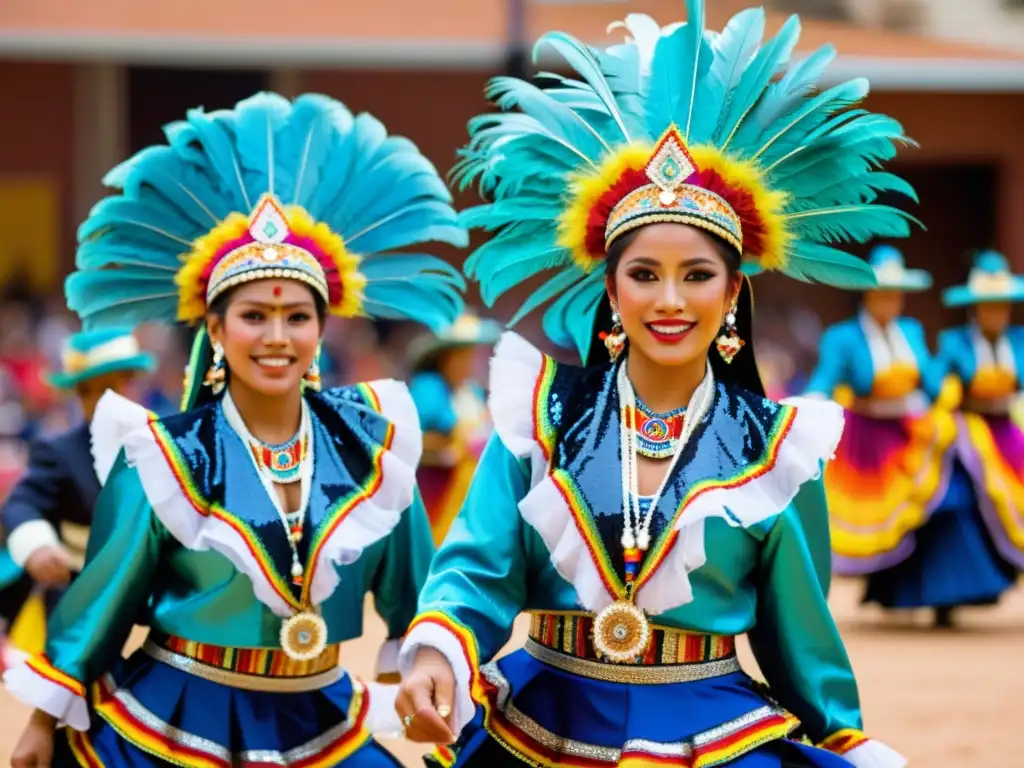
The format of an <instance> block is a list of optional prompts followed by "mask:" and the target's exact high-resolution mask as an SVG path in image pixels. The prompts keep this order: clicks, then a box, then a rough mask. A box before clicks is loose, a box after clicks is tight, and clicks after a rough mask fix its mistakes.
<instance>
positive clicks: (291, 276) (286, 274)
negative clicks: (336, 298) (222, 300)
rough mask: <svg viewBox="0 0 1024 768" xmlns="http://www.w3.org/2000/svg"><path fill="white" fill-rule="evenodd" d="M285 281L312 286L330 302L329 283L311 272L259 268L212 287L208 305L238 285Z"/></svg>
mask: <svg viewBox="0 0 1024 768" xmlns="http://www.w3.org/2000/svg"><path fill="white" fill-rule="evenodd" d="M275 278H277V279H284V280H298V281H299V282H300V283H305V284H306V285H308V286H310V287H311V288H312V289H313V290H315V291H316V292H317V294H319V295H320V297H321V298H322V299H323V300H324V301H327V302H329V301H330V299H329V298H328V293H327V281H326V279H320V278H318V277H315V276H313V275H311V274H310V273H309V272H307V271H305V270H303V269H299V268H298V267H295V268H281V267H258V268H256V269H249V270H246V271H244V272H239V273H238V274H236V275H232V276H231V277H229V278H227V279H226V280H221V281H220V282H219V283H216V284H215V285H213V286H211V290H209V291H207V294H206V304H207V306H209V305H210V304H212V303H213V300H214V299H216V298H217V297H218V296H220V295H221V294H222V293H224V291H226V290H228V289H230V288H234V287H235V286H236V285H242V284H243V283H251V282H254V281H256V280H273V279H275Z"/></svg>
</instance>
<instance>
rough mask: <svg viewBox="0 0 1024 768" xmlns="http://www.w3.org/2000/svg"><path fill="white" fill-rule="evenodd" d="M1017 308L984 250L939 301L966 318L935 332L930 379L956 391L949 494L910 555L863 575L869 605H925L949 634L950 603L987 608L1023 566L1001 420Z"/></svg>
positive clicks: (1011, 391)
mask: <svg viewBox="0 0 1024 768" xmlns="http://www.w3.org/2000/svg"><path fill="white" fill-rule="evenodd" d="M1018 301H1024V279H1022V278H1020V277H1017V276H1015V275H1012V274H1010V270H1009V268H1008V266H1007V264H1006V259H1004V258H1003V256H1002V255H1000V254H998V253H995V252H993V251H983V252H981V253H979V254H978V256H977V258H976V261H975V264H974V268H973V269H972V270H971V273H970V277H969V278H968V281H967V284H966V285H958V286H955V287H953V288H949V289H947V290H946V291H945V293H944V294H943V303H944V304H945V305H946V306H947V307H970V308H971V314H972V318H971V322H970V323H969V324H968V325H965V326H962V327H960V328H950V329H947V330H945V331H943V332H942V333H941V334H940V335H939V352H938V361H937V366H938V374H939V375H942V374H951V375H953V376H954V377H955V378H956V381H957V382H958V384H959V385H960V388H961V389H962V391H963V393H964V397H963V401H962V406H961V413H960V415H959V416H958V417H957V427H958V428H957V440H956V445H955V448H954V450H953V454H954V456H955V462H954V464H953V471H952V476H951V480H950V483H949V490H948V491H947V492H946V494H945V497H944V498H943V500H942V503H941V505H940V506H939V508H938V509H937V510H936V512H935V514H934V515H933V516H932V517H931V519H930V520H929V521H928V523H927V524H926V525H925V526H924V527H923V528H921V529H920V531H918V533H917V543H916V546H915V548H914V551H913V553H912V554H911V555H910V556H909V557H908V558H906V559H905V560H903V561H902V562H901V563H899V564H898V565H895V566H894V567H892V568H889V569H887V570H884V571H880V572H878V573H876V574H873V575H872V577H871V579H870V580H869V582H868V593H867V599H868V600H871V601H874V602H878V603H880V604H881V605H883V606H885V607H887V608H919V607H931V608H934V609H935V613H936V623H937V624H938V625H939V626H946V627H948V626H951V625H952V623H953V617H952V611H953V609H954V608H955V607H956V606H960V605H985V604H991V603H994V602H996V601H997V600H998V599H999V596H1000V595H1001V594H1002V593H1003V592H1005V591H1006V590H1007V589H1009V588H1010V587H1012V586H1013V584H1014V581H1015V580H1016V572H1017V571H1018V570H1021V569H1024V522H1022V520H1024V518H1022V515H1021V509H1022V508H1024V502H1022V501H1021V500H1022V499H1024V434H1022V433H1021V430H1020V427H1018V426H1017V425H1016V424H1015V423H1014V422H1013V420H1012V419H1011V417H1010V406H1011V404H1012V402H1013V399H1014V398H1015V397H1016V396H1017V394H1018V392H1019V391H1020V383H1019V377H1018V374H1017V371H1019V370H1022V367H1024V329H1022V328H1016V327H1010V307H1011V303H1012V302H1018Z"/></svg>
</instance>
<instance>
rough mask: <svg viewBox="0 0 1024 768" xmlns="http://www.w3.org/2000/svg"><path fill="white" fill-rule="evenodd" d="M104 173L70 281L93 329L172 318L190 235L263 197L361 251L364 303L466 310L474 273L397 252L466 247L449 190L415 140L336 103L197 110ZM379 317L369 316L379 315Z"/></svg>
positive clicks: (419, 314)
mask: <svg viewBox="0 0 1024 768" xmlns="http://www.w3.org/2000/svg"><path fill="white" fill-rule="evenodd" d="M164 133H165V136H166V138H167V145H165V146H156V147H150V148H147V149H145V150H143V151H142V152H140V153H138V154H137V155H135V156H134V157H133V158H131V159H130V160H128V161H126V162H124V163H122V164H121V165H119V166H118V167H116V168H115V169H113V170H112V171H111V172H110V173H108V174H107V176H106V178H105V183H107V184H108V185H110V186H112V187H113V188H114V189H116V190H118V194H116V195H114V196H112V197H108V198H106V199H104V200H101V201H100V202H99V203H98V204H97V205H96V206H95V207H94V208H93V210H92V212H91V213H90V215H89V217H88V219H87V220H86V221H85V222H84V223H83V224H82V226H81V227H80V229H79V233H78V235H79V250H78V253H77V255H76V265H77V267H78V271H77V272H76V273H74V274H73V275H71V276H70V277H69V278H68V280H67V283H66V292H67V295H68V304H69V306H70V307H71V308H72V309H73V310H74V311H76V312H77V313H79V315H80V316H81V317H82V319H83V323H86V324H87V325H90V326H102V325H104V324H107V323H109V322H112V321H113V320H114V319H115V318H118V319H120V320H122V321H124V322H134V323H138V322H147V321H157V322H174V320H175V319H176V315H177V303H178V290H177V287H176V285H175V284H174V278H175V275H176V274H177V272H178V271H179V270H180V268H181V265H182V258H183V255H185V254H187V253H188V252H190V251H191V249H192V244H193V243H194V241H195V240H196V239H197V238H199V237H202V236H203V235H205V234H206V233H207V232H209V230H210V229H212V228H213V227H214V226H216V225H217V223H218V222H219V221H221V220H223V219H224V218H225V217H227V216H228V215H229V214H231V213H241V214H244V215H248V214H249V213H250V211H251V209H252V206H253V205H254V204H255V202H256V200H258V199H259V197H260V196H261V195H263V194H264V193H267V192H272V193H273V194H275V195H276V196H277V197H278V199H279V200H281V202H283V203H284V204H286V205H289V204H297V205H301V206H302V207H304V208H305V209H306V210H307V211H308V212H309V213H310V215H311V216H312V217H313V218H314V219H315V220H317V221H319V222H322V223H324V224H326V225H327V226H329V227H330V228H331V229H332V230H333V231H334V232H336V233H337V234H338V235H340V236H341V238H342V240H343V241H345V243H346V245H347V246H348V247H349V248H350V250H351V251H353V252H354V253H356V254H359V255H361V256H362V257H363V259H362V261H361V269H362V270H363V274H364V276H365V277H366V280H367V286H366V297H367V304H366V306H367V308H368V309H370V307H371V306H372V307H374V308H376V309H377V310H379V311H380V313H381V316H386V317H389V318H402V319H409V320H415V321H418V322H421V323H424V324H426V325H429V326H430V327H431V328H433V329H435V330H440V329H441V328H443V327H444V326H445V325H447V324H448V323H450V322H452V321H453V320H454V319H455V318H456V317H457V316H458V315H459V314H460V313H461V311H462V301H463V300H462V292H463V290H464V288H465V281H464V278H463V277H462V276H461V274H460V273H459V271H458V270H456V269H455V268H453V267H452V266H450V265H448V264H446V263H445V262H443V261H441V260H439V259H437V258H436V257H433V256H429V255H425V254H415V253H409V254H406V253H393V251H396V250H401V249H405V248H408V247H410V246H416V245H420V244H422V243H425V242H428V241H434V242H441V243H447V244H450V245H455V246H462V245H465V244H466V242H467V239H468V235H467V233H466V230H465V227H463V226H462V225H461V224H460V223H459V221H458V217H457V214H456V212H455V211H454V209H453V208H452V205H451V202H452V197H451V193H450V192H449V190H448V189H447V187H446V186H445V184H444V182H443V181H442V180H441V179H440V177H439V176H438V174H437V171H436V169H435V168H434V166H433V165H432V164H431V163H430V162H429V161H428V160H427V159H426V158H425V157H423V156H422V155H421V154H420V153H419V151H418V150H417V149H416V147H415V146H414V145H413V144H412V142H410V141H408V140H407V139H404V138H400V137H389V136H388V135H387V132H386V130H385V129H384V126H383V125H381V123H380V122H379V121H378V120H376V119H375V118H373V117H372V116H370V115H359V116H358V117H353V116H352V114H351V113H350V112H349V111H348V109H346V108H345V106H344V105H342V104H341V103H340V102H337V101H335V100H333V99H330V98H328V97H326V96H319V95H307V96H302V97H300V98H298V99H296V100H295V101H294V102H290V101H288V100H287V99H284V98H283V97H281V96H278V95H276V94H272V93H261V94H257V95H255V96H253V97H252V98H250V99H246V100H245V101H242V102H240V103H239V104H238V105H237V106H236V107H235V108H234V109H233V110H219V111H216V112H211V113H205V112H203V111H202V110H191V111H189V112H188V114H187V116H186V119H185V120H180V121H177V122H174V123H171V124H169V125H168V126H166V127H165V129H164ZM371 311H372V310H371Z"/></svg>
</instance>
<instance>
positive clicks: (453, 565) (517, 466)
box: [399, 437, 529, 731]
mask: <svg viewBox="0 0 1024 768" xmlns="http://www.w3.org/2000/svg"><path fill="white" fill-rule="evenodd" d="M528 488H529V483H528V477H527V472H526V470H525V468H524V467H523V465H522V464H521V463H520V461H519V460H518V459H517V458H516V457H515V456H513V455H512V454H511V453H510V452H509V450H508V449H507V448H506V447H505V446H504V444H502V443H501V441H500V440H499V439H498V438H497V437H492V438H491V440H490V441H489V442H488V444H487V448H486V449H485V450H484V453H483V457H482V458H481V461H480V465H479V467H478V469H477V472H476V475H475V476H474V478H473V483H472V485H471V486H470V489H469V494H468V495H467V497H466V502H465V505H464V506H463V508H462V511H461V512H460V513H459V516H458V517H457V518H456V520H455V523H454V524H453V525H452V528H451V531H450V532H449V533H448V538H447V539H445V543H444V544H443V545H442V546H441V549H440V550H439V551H438V553H437V555H436V556H435V558H434V562H433V564H432V565H431V567H430V575H429V577H428V578H427V583H426V585H425V586H424V588H423V592H422V594H421V595H420V605H419V616H418V617H417V618H416V620H415V621H414V622H413V626H412V629H411V630H410V632H409V635H408V636H407V638H406V641H405V643H404V645H403V646H402V653H401V656H400V658H399V666H400V668H401V670H402V674H403V676H404V675H406V674H407V673H408V672H409V671H410V670H411V668H412V664H413V661H414V660H415V657H416V653H417V651H418V650H419V649H420V648H423V647H427V648H434V649H436V650H438V651H439V652H441V653H442V654H443V655H444V656H445V658H446V659H447V660H448V663H449V664H450V665H451V667H452V670H453V671H454V673H455V684H456V694H455V707H454V711H453V716H454V725H455V730H456V731H458V730H461V729H462V728H463V727H464V726H465V725H466V723H468V722H469V721H470V719H472V717H473V713H474V711H475V704H474V693H476V692H477V689H478V687H479V679H478V667H479V665H480V664H481V663H483V662H487V661H489V660H490V659H492V658H493V657H494V655H495V654H496V653H497V652H498V651H499V650H501V648H502V646H503V645H504V644H505V643H506V642H507V641H508V639H509V637H510V635H511V633H512V623H513V622H514V621H515V618H516V616H517V615H518V614H519V612H520V610H521V609H522V608H523V605H524V604H525V603H526V552H525V550H524V545H523V531H522V525H523V523H522V519H521V518H520V516H519V511H518V508H517V507H518V504H519V500H520V499H522V498H523V496H525V495H526V492H527V490H528Z"/></svg>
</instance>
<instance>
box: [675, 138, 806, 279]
mask: <svg viewBox="0 0 1024 768" xmlns="http://www.w3.org/2000/svg"><path fill="white" fill-rule="evenodd" d="M690 154H692V155H693V159H694V162H696V164H697V167H698V168H700V169H701V170H702V171H703V170H711V171H716V172H717V173H718V175H720V176H721V177H722V178H723V179H724V180H725V183H726V184H728V185H729V186H730V187H734V188H736V189H743V190H746V191H747V192H749V193H750V194H751V196H752V197H753V198H754V206H755V207H756V208H757V210H758V213H759V214H760V215H761V219H762V220H763V221H764V224H765V230H766V236H765V249H764V252H763V253H750V254H746V253H745V254H744V257H746V258H749V259H750V260H751V261H753V262H755V263H756V264H758V265H759V266H760V267H761V268H762V269H782V268H783V267H785V266H786V260H787V253H788V252H789V246H790V243H791V242H792V239H793V236H792V234H790V233H789V232H788V231H787V230H786V220H785V218H784V216H783V212H784V210H785V208H786V203H787V202H788V201H789V196H788V195H787V194H786V193H785V192H778V191H772V190H770V189H768V187H767V186H765V183H764V176H763V174H762V173H761V170H760V168H758V166H757V165H756V164H754V163H750V162H746V161H743V160H739V159H737V158H733V157H729V156H728V155H726V154H724V153H723V152H722V151H721V150H720V149H718V148H717V147H712V146H709V145H701V146H695V147H690Z"/></svg>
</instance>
